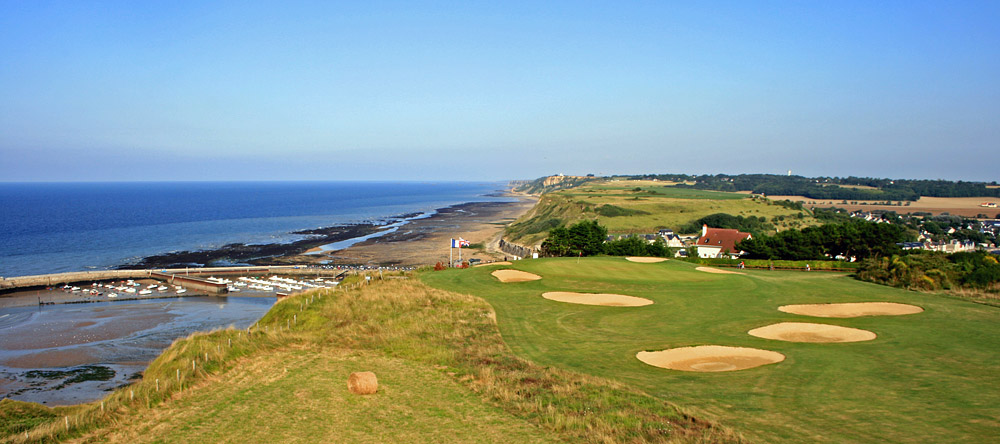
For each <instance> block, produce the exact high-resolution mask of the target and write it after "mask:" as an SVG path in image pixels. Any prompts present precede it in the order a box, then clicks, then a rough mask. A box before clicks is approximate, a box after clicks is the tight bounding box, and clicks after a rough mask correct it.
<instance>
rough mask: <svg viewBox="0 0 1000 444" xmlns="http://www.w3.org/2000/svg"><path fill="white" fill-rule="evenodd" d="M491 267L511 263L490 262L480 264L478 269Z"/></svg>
mask: <svg viewBox="0 0 1000 444" xmlns="http://www.w3.org/2000/svg"><path fill="white" fill-rule="evenodd" d="M490 265H510V262H507V261H500V262H490V263H488V264H479V265H476V267H489V266H490Z"/></svg>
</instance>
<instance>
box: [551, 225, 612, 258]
mask: <svg viewBox="0 0 1000 444" xmlns="http://www.w3.org/2000/svg"><path fill="white" fill-rule="evenodd" d="M607 237H608V229H607V228H604V227H603V226H601V225H600V224H598V223H597V221H596V220H592V221H581V222H577V223H575V224H573V225H571V226H570V227H569V228H565V227H558V228H553V229H552V230H551V231H549V237H548V238H546V239H545V242H542V254H544V255H546V256H579V255H582V256H593V255H595V254H601V253H603V252H604V240H605V239H606V238H607Z"/></svg>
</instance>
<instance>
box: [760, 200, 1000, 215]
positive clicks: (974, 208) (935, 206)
mask: <svg viewBox="0 0 1000 444" xmlns="http://www.w3.org/2000/svg"><path fill="white" fill-rule="evenodd" d="M768 198H769V199H772V200H786V199H787V200H790V201H792V202H805V203H804V205H805V207H806V208H811V207H819V208H830V207H837V208H843V209H845V210H848V211H872V210H886V211H895V212H897V213H900V214H907V213H917V212H924V213H932V214H934V215H939V214H941V213H948V214H951V215H954V216H965V217H973V218H974V217H976V216H978V215H980V214H985V215H986V216H987V217H988V218H994V217H996V215H997V214H1000V209H998V208H986V207H981V206H979V204H981V203H983V202H996V203H998V204H1000V199H998V198H996V197H926V196H925V197H921V198H920V199H917V200H916V201H915V202H909V205H906V204H907V202H903V205H901V206H900V205H879V203H880V201H848V203H846V204H845V203H843V200H829V199H811V198H808V197H805V196H768ZM850 202H859V203H858V204H851V203H850ZM860 202H864V203H865V205H860ZM881 202H884V201H881Z"/></svg>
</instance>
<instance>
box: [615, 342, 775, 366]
mask: <svg viewBox="0 0 1000 444" xmlns="http://www.w3.org/2000/svg"><path fill="white" fill-rule="evenodd" d="M635 357H636V358H639V360H640V361H642V362H645V363H646V364H649V365H652V366H654V367H661V368H669V369H671V370H682V371H686V372H728V371H733V370H745V369H748V368H754V367H760V366H762V365H767V364H774V363H776V362H781V361H784V360H785V355H783V354H781V353H778V352H773V351H768V350H759V349H756V348H746V347H726V346H722V345H702V346H698V347H681V348H671V349H667V350H663V351H656V352H645V351H643V352H639V353H636V355H635Z"/></svg>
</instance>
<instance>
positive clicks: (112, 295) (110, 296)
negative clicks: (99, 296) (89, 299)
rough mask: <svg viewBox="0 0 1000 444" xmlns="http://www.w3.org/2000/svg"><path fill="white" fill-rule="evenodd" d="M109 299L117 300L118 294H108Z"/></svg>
mask: <svg viewBox="0 0 1000 444" xmlns="http://www.w3.org/2000/svg"><path fill="white" fill-rule="evenodd" d="M108 297H109V298H116V297H118V293H108Z"/></svg>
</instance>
